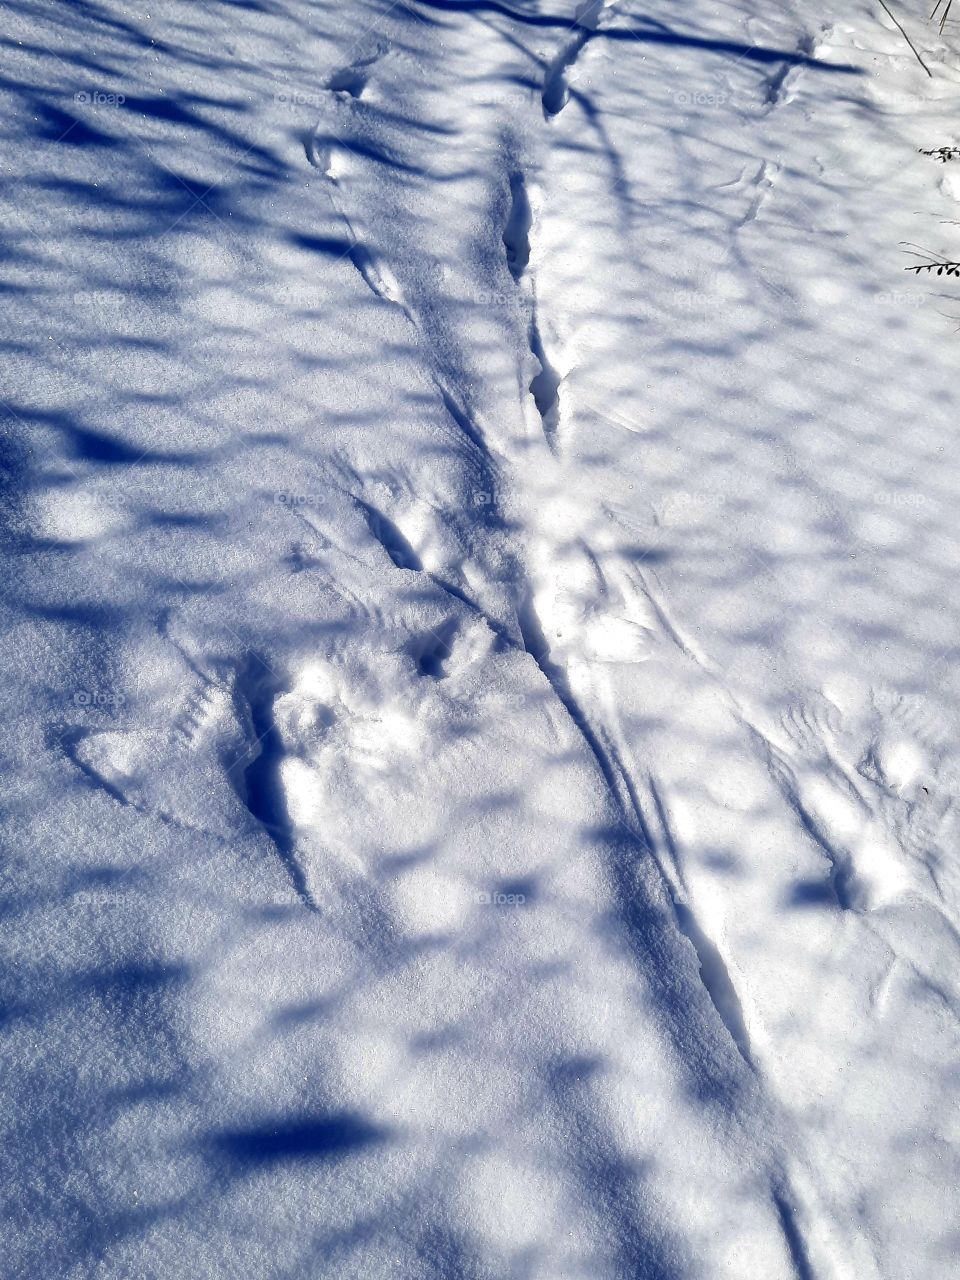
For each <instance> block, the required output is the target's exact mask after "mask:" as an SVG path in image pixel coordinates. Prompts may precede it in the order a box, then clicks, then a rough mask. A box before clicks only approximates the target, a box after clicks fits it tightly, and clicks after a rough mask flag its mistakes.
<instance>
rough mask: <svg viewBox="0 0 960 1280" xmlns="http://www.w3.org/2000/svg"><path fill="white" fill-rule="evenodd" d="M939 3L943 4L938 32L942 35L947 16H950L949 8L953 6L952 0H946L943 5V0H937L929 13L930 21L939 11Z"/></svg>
mask: <svg viewBox="0 0 960 1280" xmlns="http://www.w3.org/2000/svg"><path fill="white" fill-rule="evenodd" d="M941 5H943V6H944V7H943V16H942V17H941V19H940V34H941V35H943V29H944V27H945V26H946V25H947V18H949V17H950V10H951V9H952V8H953V0H946V4H945V5H944V0H937V3H936V5H935V7H934V10H933V13H931V15H930V20H931V22H932V21H933V19H934V18H935V17H936V16H937V14H938V13H939V12H940V7H941Z"/></svg>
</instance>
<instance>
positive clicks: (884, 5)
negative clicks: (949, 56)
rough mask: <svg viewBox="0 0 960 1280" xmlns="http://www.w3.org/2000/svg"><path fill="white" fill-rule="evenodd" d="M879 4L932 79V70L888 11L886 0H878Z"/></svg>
mask: <svg viewBox="0 0 960 1280" xmlns="http://www.w3.org/2000/svg"><path fill="white" fill-rule="evenodd" d="M879 4H880V8H881V9H882V10H883V11H884V13H885V14H886V15H887V17H888V18H890V19H891V21H892V22H893V23H894V25H895V26H896V28H897V30H898V31H899V32H900V34H901V35H902V36H903V38H904V40H906V42H907V44H908V45H909V46H910V48H911V49H912V50H913V53H914V57H915V58H916V60H917V61H918V62H919V63H920V65H921V67H923V69H924V71H925V72H926V73H927V75H928V76H929V77H930V79H931V80H932V79H933V72H932V71H931V70H930V68H929V67H928V66H927V64H926V63H925V62H924V60H923V59H922V58H921V57H920V53H919V50H918V49H917V46H916V45H915V44H914V43H913V41H912V40H911V39H910V37H909V36H908V35H907V33H906V32H905V31H904V29H903V27H901V25H900V23H899V21H898V20H897V18H896V17H895V16H894V15H893V14H892V13H891V12H890V9H889V7H888V5H887V0H879ZM934 12H936V10H934Z"/></svg>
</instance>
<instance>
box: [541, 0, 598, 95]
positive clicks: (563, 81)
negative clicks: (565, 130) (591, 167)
mask: <svg viewBox="0 0 960 1280" xmlns="http://www.w3.org/2000/svg"><path fill="white" fill-rule="evenodd" d="M611 4H612V0H582V2H581V3H580V4H578V5H577V11H576V14H575V16H574V25H575V26H576V27H577V28H578V31H577V34H576V36H575V37H574V38H573V39H572V40H571V41H570V42H569V43H568V44H566V45H564V47H563V48H562V49H561V50H560V52H559V53H558V54H557V55H556V57H555V58H554V59H553V61H552V62H551V63H550V64H549V66H548V67H547V71H546V75H545V76H544V79H543V91H542V93H541V101H542V103H543V114H544V117H545V118H546V119H547V120H552V119H553V118H554V116H558V115H559V114H560V112H561V111H562V110H563V108H564V107H565V106H566V105H567V102H568V100H569V97H570V90H569V77H568V73H569V71H570V69H571V68H572V67H573V65H574V63H575V62H576V61H577V59H578V58H579V57H580V54H581V53H582V52H583V49H584V46H585V45H586V44H587V42H588V41H589V40H590V38H591V37H592V36H593V35H595V34H596V32H597V28H598V27H599V25H600V18H601V16H602V15H603V11H604V9H607V8H609V7H610V6H611Z"/></svg>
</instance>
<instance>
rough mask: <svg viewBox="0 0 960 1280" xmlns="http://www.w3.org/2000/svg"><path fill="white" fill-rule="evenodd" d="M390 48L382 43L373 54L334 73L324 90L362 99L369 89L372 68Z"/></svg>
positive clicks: (356, 60)
mask: <svg viewBox="0 0 960 1280" xmlns="http://www.w3.org/2000/svg"><path fill="white" fill-rule="evenodd" d="M388 47H389V46H388V45H387V44H386V43H385V42H384V41H380V43H379V44H378V45H377V47H376V49H375V50H374V51H373V53H370V54H368V55H367V56H366V57H365V58H357V59H355V61H353V62H351V63H350V65H349V66H346V67H341V68H340V70H339V71H334V73H333V74H332V75H331V76H330V78H329V79H328V80H327V83H326V84H325V85H324V88H325V89H328V90H329V91H330V92H331V93H343V94H346V95H348V96H349V97H351V98H359V97H361V96H362V95H363V91H364V89H365V88H366V87H367V81H368V80H369V78H370V69H371V67H373V65H374V64H375V63H377V62H379V61H380V59H381V58H382V57H383V55H384V54H385V53H386V52H387V49H388Z"/></svg>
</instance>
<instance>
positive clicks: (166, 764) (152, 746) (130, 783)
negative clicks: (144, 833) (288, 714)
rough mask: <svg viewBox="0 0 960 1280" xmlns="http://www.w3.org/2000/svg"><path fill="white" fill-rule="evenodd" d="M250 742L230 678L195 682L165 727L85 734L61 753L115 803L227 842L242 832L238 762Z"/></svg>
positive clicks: (245, 818)
mask: <svg viewBox="0 0 960 1280" xmlns="http://www.w3.org/2000/svg"><path fill="white" fill-rule="evenodd" d="M255 738H256V735H255V733H254V731H253V725H252V721H251V719H250V714H249V708H248V707H247V706H246V705H245V702H244V700H243V697H242V695H241V694H240V692H239V690H238V687H237V680H236V675H235V673H234V674H231V675H229V676H225V677H223V678H221V677H219V676H213V677H202V678H200V679H199V681H198V683H197V685H196V686H195V687H194V688H193V689H192V690H191V692H190V693H189V695H188V696H187V698H186V701H185V704H184V707H183V710H182V711H181V713H180V714H179V715H178V716H177V717H176V718H175V719H174V720H173V722H172V723H171V724H169V725H167V726H163V727H158V728H149V729H134V730H129V731H126V732H119V731H109V730H108V731H106V732H103V733H100V732H94V733H89V734H85V735H83V736H81V737H79V738H76V739H75V740H74V741H73V742H72V743H70V744H69V745H68V747H67V750H68V754H69V755H70V757H71V759H72V760H73V761H74V763H75V764H76V765H77V766H78V767H79V768H80V769H81V770H82V772H83V773H84V774H85V775H86V776H87V778H89V779H90V780H91V781H92V782H94V783H96V784H97V785H99V786H101V787H103V789H104V790H106V791H107V792H108V793H109V794H110V795H112V796H113V797H114V798H115V799H117V800H119V801H121V802H122V803H124V804H129V805H132V806H133V807H134V808H137V809H141V810H143V811H144V812H147V813H153V814H155V815H156V816H158V817H160V818H162V819H163V820H165V821H169V822H173V823H174V824H176V825H179V826H183V827H186V828H191V829H194V830H201V831H205V832H208V833H209V834H212V835H218V836H221V837H223V838H229V837H231V836H235V835H237V834H238V833H240V832H242V831H243V830H245V829H246V830H249V813H248V811H247V808H246V805H245V795H244V781H243V772H242V763H241V762H243V761H244V760H246V759H247V757H248V756H249V754H250V752H251V747H252V745H253V744H254V743H255ZM238 765H239V766H240V767H239V768H238Z"/></svg>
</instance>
